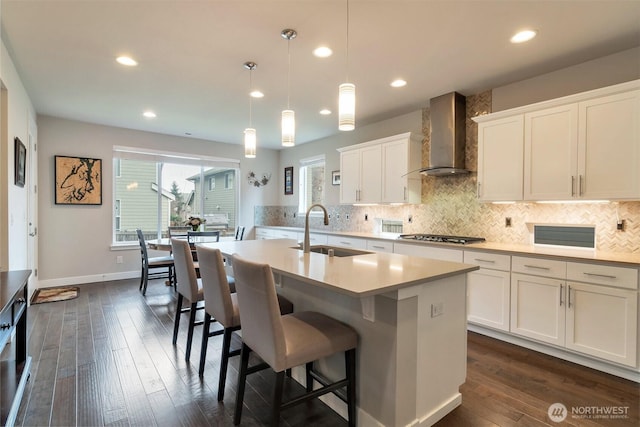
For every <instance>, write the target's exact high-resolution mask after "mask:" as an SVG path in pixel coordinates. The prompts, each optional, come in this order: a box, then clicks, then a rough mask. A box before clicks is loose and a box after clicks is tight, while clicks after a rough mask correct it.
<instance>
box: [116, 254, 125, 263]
mask: <svg viewBox="0 0 640 427" xmlns="http://www.w3.org/2000/svg"><path fill="white" fill-rule="evenodd" d="M122 263H123V260H122V256H121V255H118V256H117V257H116V264H122Z"/></svg>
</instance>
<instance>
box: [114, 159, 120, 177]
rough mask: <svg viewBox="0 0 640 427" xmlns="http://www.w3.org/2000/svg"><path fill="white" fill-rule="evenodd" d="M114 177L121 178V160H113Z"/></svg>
mask: <svg viewBox="0 0 640 427" xmlns="http://www.w3.org/2000/svg"><path fill="white" fill-rule="evenodd" d="M113 168H114V171H115V172H114V174H113V175H114V176H116V177H120V159H113Z"/></svg>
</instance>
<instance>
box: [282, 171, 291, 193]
mask: <svg viewBox="0 0 640 427" xmlns="http://www.w3.org/2000/svg"><path fill="white" fill-rule="evenodd" d="M284 194H293V166H289V167H286V168H284Z"/></svg>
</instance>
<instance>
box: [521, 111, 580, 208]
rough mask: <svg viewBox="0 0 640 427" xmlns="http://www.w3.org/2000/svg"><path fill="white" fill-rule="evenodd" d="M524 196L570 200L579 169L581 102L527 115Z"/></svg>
mask: <svg viewBox="0 0 640 427" xmlns="http://www.w3.org/2000/svg"><path fill="white" fill-rule="evenodd" d="M524 129H525V132H524V159H525V163H524V199H525V200H569V199H571V198H573V197H574V196H575V188H576V180H577V179H578V176H577V168H578V106H577V104H569V105H562V106H560V107H553V108H547V109H545V110H541V111H535V112H533V113H527V114H525V115H524Z"/></svg>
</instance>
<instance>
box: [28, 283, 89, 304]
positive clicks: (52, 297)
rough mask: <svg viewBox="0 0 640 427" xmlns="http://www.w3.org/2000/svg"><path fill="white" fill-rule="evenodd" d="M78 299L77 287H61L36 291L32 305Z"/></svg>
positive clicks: (32, 298)
mask: <svg viewBox="0 0 640 427" xmlns="http://www.w3.org/2000/svg"><path fill="white" fill-rule="evenodd" d="M77 297H78V287H77V286H61V287H56V288H44V289H36V291H35V292H34V293H33V297H31V304H42V303H45V302H55V301H67V300H70V299H74V298H77Z"/></svg>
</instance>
